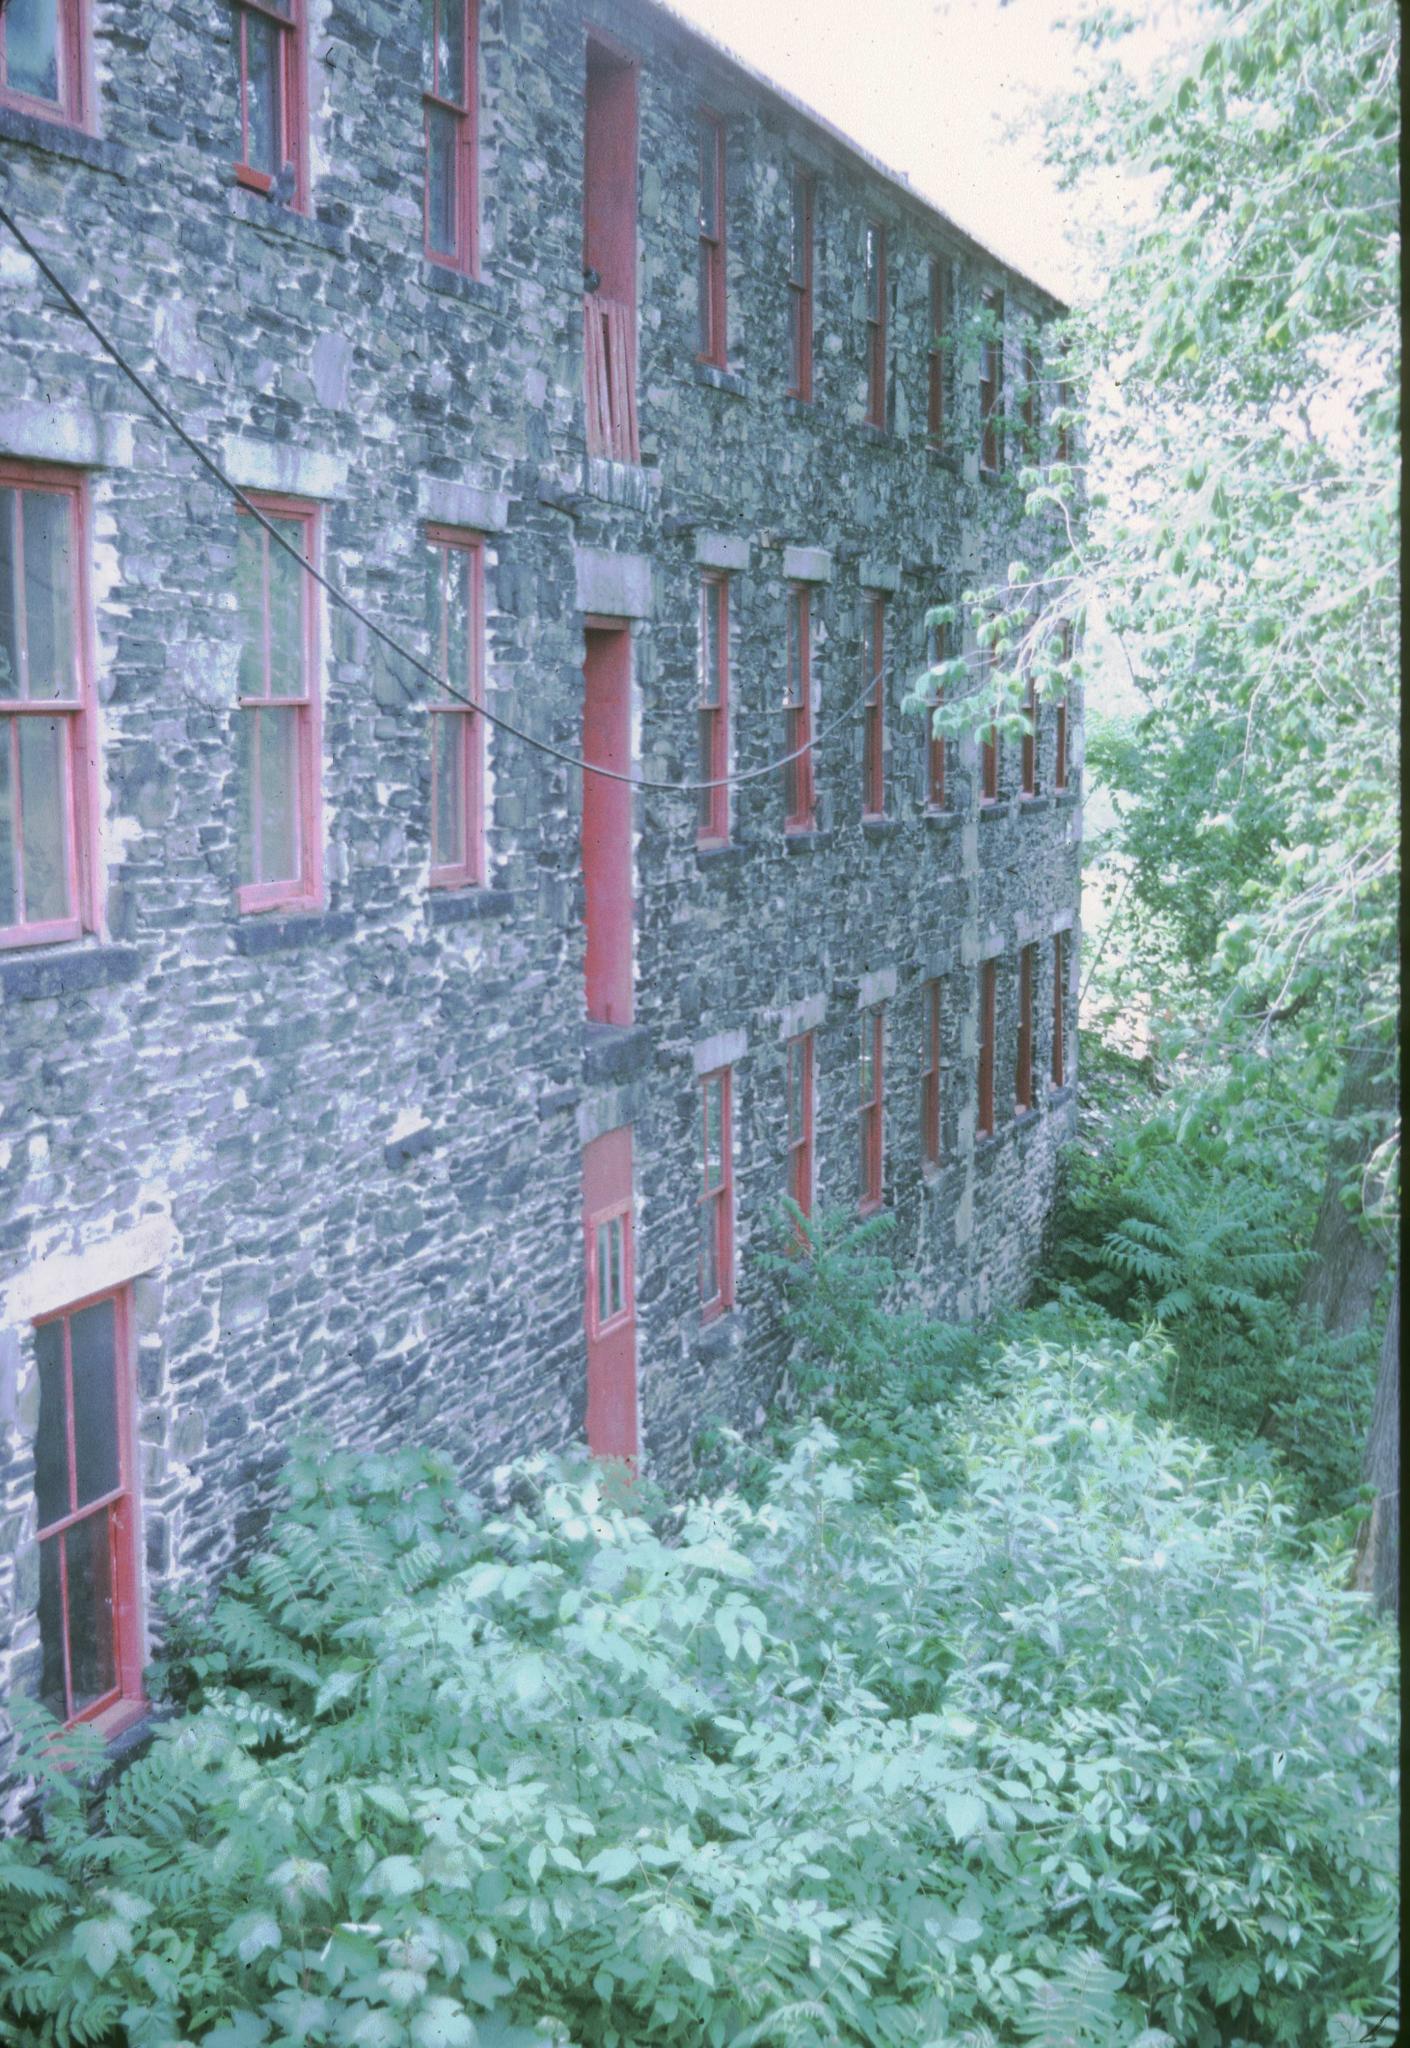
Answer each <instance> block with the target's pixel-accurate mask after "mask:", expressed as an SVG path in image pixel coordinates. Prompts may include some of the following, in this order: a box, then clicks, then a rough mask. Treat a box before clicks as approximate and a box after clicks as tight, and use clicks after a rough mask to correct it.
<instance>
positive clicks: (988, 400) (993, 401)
mask: <svg viewBox="0 0 1410 2048" xmlns="http://www.w3.org/2000/svg"><path fill="white" fill-rule="evenodd" d="M984 310H985V311H986V312H987V313H989V314H990V315H991V316H992V317H993V320H994V321H995V322H996V324H997V326H998V330H999V331H998V333H997V334H996V335H991V336H986V337H985V340H984V342H983V345H982V347H981V349H980V359H979V418H980V423H981V428H982V433H981V442H980V451H979V464H980V467H981V469H986V470H988V471H989V472H990V473H991V474H994V475H997V473H998V472H999V470H1000V469H1001V468H1002V467H1003V391H1004V340H1003V324H1004V295H1003V293H1002V292H995V291H988V292H985V294H984Z"/></svg>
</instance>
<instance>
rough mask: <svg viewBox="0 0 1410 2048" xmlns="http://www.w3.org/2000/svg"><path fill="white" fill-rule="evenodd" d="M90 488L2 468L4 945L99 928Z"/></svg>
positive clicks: (0, 929)
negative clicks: (90, 755)
mask: <svg viewBox="0 0 1410 2048" xmlns="http://www.w3.org/2000/svg"><path fill="white" fill-rule="evenodd" d="M83 506H84V499H83V488H82V485H81V484H75V483H73V482H72V481H71V480H69V479H67V478H65V479H64V480H63V481H60V480H59V479H58V477H57V475H54V474H51V473H48V472H45V471H43V470H38V469H31V468H28V467H21V466H19V465H16V464H8V463H4V462H0V663H3V668H2V669H0V948H8V947H13V946H28V945H51V944H57V943H59V942H61V941H63V940H65V939H74V938H77V937H79V936H80V934H81V932H82V931H83V929H84V926H85V925H86V924H89V923H91V921H92V919H91V912H90V908H89V902H88V874H87V865H86V860H85V850H86V848H87V846H88V844H89V841H90V832H91V822H92V821H91V819H90V817H89V800H88V774H87V770H88V762H87V745H88V713H89V705H88V688H87V667H88V658H89V648H88V636H87V615H86V605H87V578H86V574H85V553H84V550H85V546H86V522H85V520H84V518H83Z"/></svg>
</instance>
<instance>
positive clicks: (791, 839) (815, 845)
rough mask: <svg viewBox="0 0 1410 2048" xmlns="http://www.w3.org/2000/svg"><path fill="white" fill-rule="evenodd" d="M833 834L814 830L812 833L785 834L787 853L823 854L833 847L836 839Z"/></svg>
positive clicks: (784, 842) (784, 843)
mask: <svg viewBox="0 0 1410 2048" xmlns="http://www.w3.org/2000/svg"><path fill="white" fill-rule="evenodd" d="M834 836H835V835H834V834H833V833H831V832H824V831H822V830H820V829H814V830H813V831H811V832H785V833H784V835H783V845H784V851H785V852H786V853H815V852H816V853H821V852H822V851H823V850H824V849H825V848H827V847H829V846H831V844H832V842H833V838H834Z"/></svg>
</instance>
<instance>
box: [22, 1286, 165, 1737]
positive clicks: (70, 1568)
mask: <svg viewBox="0 0 1410 2048" xmlns="http://www.w3.org/2000/svg"><path fill="white" fill-rule="evenodd" d="M108 1305H110V1306H111V1311H112V1316H111V1350H110V1353H109V1356H108V1358H107V1360H106V1361H104V1364H105V1366H106V1370H105V1371H102V1373H101V1379H100V1382H99V1385H101V1384H102V1383H103V1382H107V1384H108V1387H109V1396H110V1398H109V1400H108V1402H107V1403H103V1398H102V1395H101V1393H100V1394H99V1401H100V1404H102V1405H100V1408H99V1411H98V1415H97V1424H98V1430H99V1436H100V1438H101V1432H102V1427H103V1424H104V1422H105V1420H106V1419H107V1417H106V1416H105V1415H104V1414H103V1406H106V1407H107V1409H108V1414H109V1415H110V1416H111V1421H112V1427H113V1431H114V1437H115V1441H114V1442H113V1443H112V1445H111V1447H110V1448H111V1460H112V1466H111V1469H112V1474H113V1479H114V1481H115V1483H114V1484H112V1485H108V1486H104V1487H101V1488H98V1489H95V1490H94V1491H92V1492H91V1493H90V1494H89V1495H88V1497H87V1498H83V1499H80V1497H79V1496H80V1492H81V1490H82V1473H81V1465H82V1462H83V1457H84V1455H85V1450H84V1449H81V1447H80V1443H81V1439H80V1424H81V1418H80V1417H79V1415H78V1412H77V1407H76V1402H75V1374H74V1344H73V1325H74V1320H75V1318H77V1317H79V1316H80V1315H84V1314H88V1313H91V1312H92V1311H94V1310H98V1309H101V1308H103V1307H105V1306H108ZM127 1306H128V1305H127V1296H126V1293H125V1291H119V1292H117V1293H114V1294H108V1295H97V1296H94V1297H92V1298H90V1299H89V1300H86V1301H81V1302H76V1303H74V1304H73V1305H72V1306H71V1307H69V1308H66V1309H64V1310H62V1311H61V1312H60V1313H59V1314H57V1315H50V1316H43V1317H41V1318H40V1319H39V1320H38V1321H37V1323H36V1324H35V1332H36V1339H37V1340H39V1338H40V1333H43V1332H48V1331H57V1333H58V1337H59V1356H58V1366H59V1372H58V1375H57V1384H56V1379H55V1376H53V1375H52V1374H50V1375H46V1374H45V1373H44V1372H43V1370H42V1368H41V1396H40V1402H41V1406H40V1425H39V1428H40V1437H39V1441H38V1443H37V1446H36V1450H37V1454H38V1453H39V1452H40V1447H41V1446H42V1443H43V1437H44V1409H45V1405H46V1402H47V1399H48V1397H49V1394H50V1392H51V1391H58V1392H59V1395H60V1399H61V1404H62V1411H63V1413H62V1423H61V1430H60V1438H61V1447H62V1459H63V1475H62V1476H63V1491H64V1495H65V1497H66V1499H67V1502H68V1506H67V1509H66V1510H65V1512H63V1513H61V1514H57V1515H53V1514H51V1515H50V1517H49V1519H48V1520H47V1521H44V1522H43V1524H42V1526H41V1527H39V1528H38V1530H37V1532H36V1535H37V1541H38V1544H39V1549H40V1595H39V1625H40V1641H41V1661H42V1674H43V1675H42V1676H41V1681H40V1683H41V1694H42V1696H43V1697H44V1698H45V1700H46V1703H48V1704H51V1705H54V1706H55V1708H56V1710H57V1711H58V1714H59V1718H60V1719H61V1720H62V1721H63V1722H64V1724H65V1726H68V1727H71V1726H73V1725H75V1724H76V1723H78V1722H80V1721H96V1720H99V1719H101V1718H103V1717H105V1716H107V1715H109V1714H110V1713H111V1712H112V1710H113V1709H114V1708H116V1707H118V1706H119V1705H121V1703H122V1702H124V1701H129V1702H133V1703H136V1702H138V1701H140V1698H141V1669H142V1658H141V1627H140V1613H139V1607H138V1594H137V1559H136V1539H137V1530H138V1520H137V1514H136V1502H135V1493H134V1485H135V1482H134V1476H133V1458H132V1442H131V1422H132V1417H131V1403H132V1399H133V1389H132V1384H131V1374H130V1369H129V1363H128V1361H129V1350H130V1340H129V1333H128V1316H127ZM109 1376H110V1377H109ZM90 1385H91V1383H90V1382H89V1381H88V1380H87V1378H85V1385H84V1389H83V1391H84V1393H85V1395H86V1394H87V1393H88V1392H89V1390H90ZM96 1448H97V1449H98V1451H99V1453H100V1454H101V1448H102V1447H101V1442H100V1443H99V1444H98V1445H97V1447H96ZM94 1449H95V1446H94V1445H93V1444H92V1443H91V1442H90V1443H89V1444H88V1445H87V1446H86V1452H87V1455H88V1456H89V1457H91V1456H92V1455H93V1453H94ZM51 1476H52V1475H51ZM42 1484H43V1480H42V1477H41V1472H40V1471H37V1472H36V1489H38V1488H39V1487H40V1486H41V1485H42ZM37 1498H38V1492H36V1499H37ZM85 1549H87V1550H88V1558H89V1562H90V1565H91V1566H92V1567H93V1569H94V1577H93V1578H92V1579H91V1580H90V1581H89V1584H88V1587H87V1592H88V1596H89V1598H90V1599H91V1602H92V1608H91V1614H90V1615H89V1616H88V1617H87V1618H88V1619H89V1620H91V1623H92V1625H93V1628H94V1630H95V1631H96V1634H97V1638H98V1640H97V1642H96V1644H89V1645H83V1646H82V1647H83V1648H84V1649H85V1651H86V1653H87V1654H90V1655H92V1654H96V1659H97V1667H98V1668H97V1673H96V1675H92V1676H90V1681H89V1685H88V1687H87V1688H86V1689H84V1688H82V1687H81V1684H80V1680H81V1676H82V1674H81V1672H80V1669H79V1660H78V1649H79V1648H80V1645H79V1644H78V1643H77V1642H76V1639H75V1637H76V1618H75V1608H76V1606H77V1608H78V1617H77V1618H78V1623H79V1624H81V1622H82V1620H83V1619H84V1618H85V1617H84V1615H83V1611H82V1607H81V1606H80V1605H79V1604H78V1603H79V1601H80V1599H81V1592H80V1588H81V1586H82V1575H81V1574H80V1580H79V1586H75V1584H74V1576H75V1570H76V1568H77V1566H78V1565H81V1564H82V1562H83V1557H84V1550H85ZM46 1588H47V1589H48V1594H49V1597H46ZM55 1608H57V1613H55V1611H54V1610H55ZM46 1610H47V1613H46ZM55 1626H57V1634H58V1640H57V1642H55V1641H54V1639H53V1636H52V1634H50V1633H49V1632H48V1631H49V1630H50V1629H52V1628H54V1627H55ZM56 1681H57V1683H56Z"/></svg>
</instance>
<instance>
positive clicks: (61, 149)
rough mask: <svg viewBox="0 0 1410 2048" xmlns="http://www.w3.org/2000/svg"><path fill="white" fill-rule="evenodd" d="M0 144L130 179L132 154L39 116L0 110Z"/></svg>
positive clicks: (98, 137) (128, 150)
mask: <svg viewBox="0 0 1410 2048" xmlns="http://www.w3.org/2000/svg"><path fill="white" fill-rule="evenodd" d="M0 142H8V143H13V144H14V145H15V146H16V147H17V148H19V149H37V150H39V151H41V152H42V153H43V154H44V155H45V156H61V157H63V158H64V159H65V160H66V161H67V162H69V163H72V164H86V165H87V167H88V169H89V170H90V171H106V172H107V173H108V175H109V176H110V177H114V178H130V177H131V175H132V151H131V150H130V149H125V148H124V147H123V145H122V144H121V143H120V142H108V141H106V140H105V139H104V138H103V137H102V136H101V135H90V134H88V132H87V130H86V129H83V128H74V127H71V126H70V125H69V124H68V123H67V122H65V121H46V120H45V119H44V117H43V116H42V115H40V114H22V113H20V111H19V109H18V108H17V107H0Z"/></svg>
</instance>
